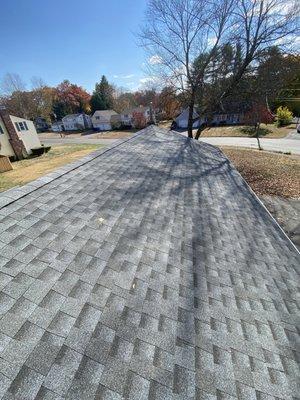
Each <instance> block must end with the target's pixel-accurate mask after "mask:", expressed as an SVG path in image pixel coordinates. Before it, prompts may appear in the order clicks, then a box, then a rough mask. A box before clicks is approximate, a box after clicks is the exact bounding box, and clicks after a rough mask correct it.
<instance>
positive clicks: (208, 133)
mask: <svg viewBox="0 0 300 400" xmlns="http://www.w3.org/2000/svg"><path fill="white" fill-rule="evenodd" d="M171 124H172V121H160V122H159V123H158V126H159V127H160V128H166V129H170V128H171ZM295 129H296V127H295V124H291V125H289V126H283V127H281V128H277V126H275V125H273V124H269V125H265V124H261V132H262V134H261V137H264V138H273V139H274V138H275V139H276V138H284V137H285V136H286V135H287V134H288V133H290V132H291V131H292V130H295ZM196 132H197V130H196V129H195V130H194V134H195V133H196ZM201 136H202V137H251V136H252V133H251V129H250V131H249V127H248V126H243V125H240V126H214V127H210V128H206V129H205V130H204V131H203V132H202V134H201Z"/></svg>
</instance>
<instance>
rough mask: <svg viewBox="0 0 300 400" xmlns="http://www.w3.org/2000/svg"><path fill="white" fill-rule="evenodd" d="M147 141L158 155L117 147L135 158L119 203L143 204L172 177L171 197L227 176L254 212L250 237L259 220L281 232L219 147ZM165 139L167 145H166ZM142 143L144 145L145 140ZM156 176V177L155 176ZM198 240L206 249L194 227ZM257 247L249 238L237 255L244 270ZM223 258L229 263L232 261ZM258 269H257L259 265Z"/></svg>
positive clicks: (124, 176) (233, 190) (182, 140)
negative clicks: (200, 182)
mask: <svg viewBox="0 0 300 400" xmlns="http://www.w3.org/2000/svg"><path fill="white" fill-rule="evenodd" d="M148 140H149V143H148V142H147V143H146V142H145V147H144V150H146V149H147V146H157V149H158V153H157V155H156V154H155V152H153V149H152V148H150V150H149V157H147V156H146V157H144V153H143V154H141V157H138V158H137V157H136V149H135V148H134V147H133V148H132V149H131V146H130V145H128V146H126V147H124V148H123V147H120V148H119V149H118V153H119V154H121V155H122V154H124V155H126V157H127V159H130V158H131V156H132V157H134V158H135V159H136V164H135V168H134V170H132V169H126V168H121V179H122V181H126V180H128V181H129V182H130V185H129V186H128V187H126V188H125V189H124V188H122V187H116V188H114V192H115V193H116V194H118V195H119V197H118V198H119V199H120V200H119V201H118V202H119V204H120V205H122V203H123V202H124V201H126V200H127V199H130V205H131V206H133V207H134V206H137V207H140V206H141V201H143V199H146V198H147V197H151V199H152V198H153V197H152V196H153V195H155V196H159V195H160V193H161V192H160V190H161V185H162V184H164V182H166V181H168V180H170V179H171V180H172V182H173V184H174V185H172V186H171V187H170V190H169V194H170V195H171V196H176V195H180V194H181V193H182V191H186V190H187V189H188V188H189V186H193V185H194V184H195V183H199V180H201V179H204V180H205V179H208V178H210V177H214V176H215V177H216V178H218V179H221V180H222V179H224V180H226V181H227V182H228V186H230V189H229V194H230V196H238V200H239V201H241V202H242V207H243V206H244V207H245V209H244V210H243V209H242V211H241V212H243V213H244V212H245V213H246V212H249V213H253V216H254V218H253V219H251V222H250V224H249V225H248V226H247V228H246V229H248V231H249V232H250V234H249V237H251V236H253V239H255V232H256V229H257V226H256V225H257V223H263V224H264V225H265V226H266V227H268V226H269V227H270V229H272V234H273V235H274V230H276V232H277V231H278V228H277V226H275V225H276V224H275V223H274V221H273V220H272V218H271V217H270V216H269V215H268V213H267V212H266V210H265V209H264V208H263V206H262V205H261V204H260V203H259V202H258V201H257V199H256V197H255V196H254V194H253V193H252V192H250V191H249V188H248V186H247V184H246V183H245V181H244V180H243V179H241V177H240V175H239V174H238V173H237V171H236V170H235V168H234V167H232V165H231V163H230V162H229V160H228V158H227V157H226V156H225V155H224V154H223V153H222V152H221V151H220V150H219V149H218V148H216V147H214V146H212V145H209V144H206V143H201V142H196V141H194V140H191V139H188V138H184V137H175V138H173V139H172V138H166V139H164V138H160V137H158V138H157V137H155V136H154V135H153V136H151V137H150V138H149V139H148ZM164 142H165V145H164V146H163V144H164ZM141 143H142V144H143V142H141ZM137 144H139V143H137ZM162 146H163V147H162ZM126 157H125V159H126ZM156 157H157V161H159V160H160V161H163V163H164V165H166V167H165V168H163V169H162V168H160V167H159V165H158V166H156V164H155V162H154V163H151V161H153V158H154V161H155V158H156ZM149 161H150V162H149ZM187 167H188V168H187ZM141 170H142V171H143V177H147V176H149V182H148V183H149V184H147V185H145V184H144V182H145V181H144V179H141ZM156 176H157V179H155V177H156ZM200 194H202V195H203V198H201V199H199V208H200V204H201V203H203V204H204V205H205V204H207V203H208V202H209V200H207V199H205V193H202V192H201V190H200ZM220 197H221V196H220ZM220 201H221V198H220ZM186 205H187V206H189V204H186ZM165 207H166V208H167V207H168V204H167V203H166V204H165ZM247 210H248V211H247ZM207 211H208V212H210V209H209V208H208V210H207ZM200 212H201V210H195V223H197V221H200V220H201V219H200V218H199V219H198V217H199V213H200ZM261 220H262V221H261ZM274 224H275V225H274ZM138 230H139V228H136V229H135V231H136V236H137V235H138ZM135 231H134V229H133V230H131V232H130V234H129V235H130V236H131V238H132V239H134V237H135V233H134V232H135ZM277 234H279V235H281V237H283V236H284V235H283V234H281V232H280V231H278V232H277ZM272 240H273V239H271V242H272ZM199 241H201V244H203V245H204V248H205V240H204V241H203V239H202V238H201V237H199V230H198V229H197V228H195V229H193V238H192V241H191V243H190V245H191V246H193V244H194V243H197V242H199ZM257 246H258V244H257V240H253V241H252V240H250V241H249V243H247V248H246V249H244V251H243V253H240V254H239V256H238V257H239V260H238V261H239V262H241V263H242V264H243V265H244V266H245V267H244V270H245V271H246V269H247V266H250V267H251V265H252V263H254V265H255V264H257V262H256V260H255V259H253V254H254V252H255V251H257V250H259V251H263V249H261V248H258V247H257ZM193 247H194V246H193ZM275 247H276V246H275ZM288 247H289V244H288ZM274 251H275V253H276V251H278V249H277V248H275V249H274ZM275 253H274V254H275ZM197 256H200V255H199V253H198V250H197V248H196V249H194V258H195V257H197ZM223 261H224V262H227V263H230V260H223ZM235 261H236V260H235ZM197 265H198V263H197V262H195V260H194V270H193V271H191V273H194V272H197V271H196V269H197ZM216 268H217V264H216ZM255 268H257V265H256V266H255ZM248 272H250V273H252V275H253V274H254V272H253V271H251V268H250V270H249V271H248ZM236 273H237V274H238V275H240V270H237V272H236ZM267 273H268V271H267V268H266V267H264V264H263V263H262V274H267ZM194 296H195V295H194V293H193V291H191V292H190V294H189V295H188V297H189V300H190V301H188V302H187V304H194V299H195V297H194ZM192 310H193V307H191V312H192ZM278 314H279V315H280V318H281V319H282V321H285V318H286V316H287V314H286V313H285V312H283V311H278ZM189 329H190V326H189V325H188V324H187V326H186V331H187V332H186V333H187V336H189V334H190V332H189ZM290 343H291V345H292V346H295V345H296V342H295V340H294V339H293V337H292V338H291V340H290Z"/></svg>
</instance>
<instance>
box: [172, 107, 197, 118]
mask: <svg viewBox="0 0 300 400" xmlns="http://www.w3.org/2000/svg"><path fill="white" fill-rule="evenodd" d="M188 117H189V109H188V108H186V109H185V110H183V111H182V112H181V113H180V114H179V115H177V117H176V118H175V119H184V120H186V119H188ZM198 117H199V114H198V113H197V111H196V110H195V109H194V112H193V118H198Z"/></svg>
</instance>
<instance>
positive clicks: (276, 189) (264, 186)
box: [220, 146, 300, 198]
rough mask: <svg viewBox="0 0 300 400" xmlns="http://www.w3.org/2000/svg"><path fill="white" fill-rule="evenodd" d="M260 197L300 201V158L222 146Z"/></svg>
mask: <svg viewBox="0 0 300 400" xmlns="http://www.w3.org/2000/svg"><path fill="white" fill-rule="evenodd" d="M220 148H221V149H222V151H223V152H224V153H225V154H226V156H227V157H228V158H229V159H230V160H231V162H232V163H233V164H234V165H235V167H236V169H237V170H238V171H239V172H240V174H241V175H242V176H243V177H244V179H245V180H246V181H247V182H248V184H249V185H250V186H251V188H252V189H253V190H254V191H255V193H256V194H258V195H271V196H272V195H273V196H274V195H275V196H282V197H287V198H300V157H299V156H288V155H283V154H274V153H270V152H266V151H258V150H248V149H237V148H236V147H229V146H220Z"/></svg>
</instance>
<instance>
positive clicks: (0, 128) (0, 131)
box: [0, 125, 4, 134]
mask: <svg viewBox="0 0 300 400" xmlns="http://www.w3.org/2000/svg"><path fill="white" fill-rule="evenodd" d="M1 133H2V134H3V133H4V132H3V129H2V126H1V125H0V134H1Z"/></svg>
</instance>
